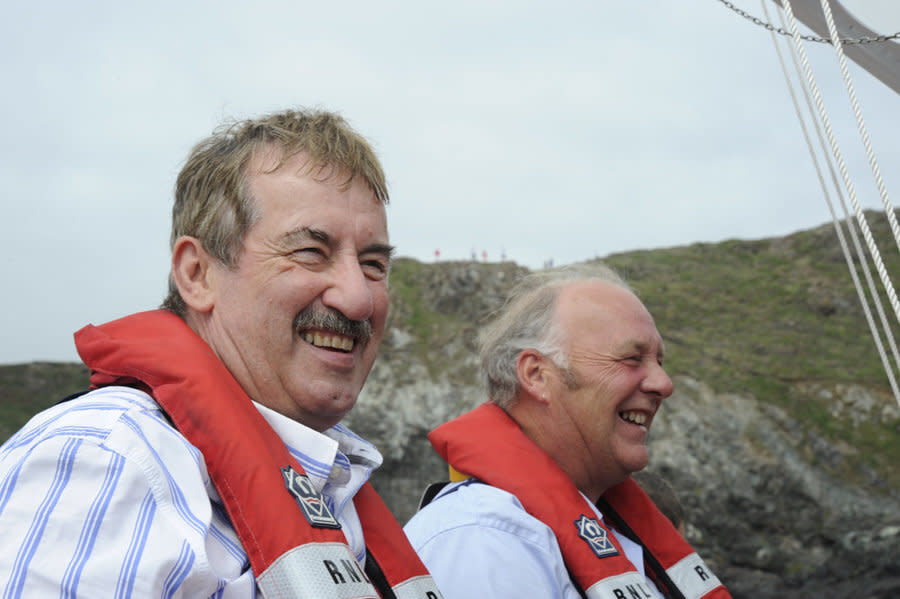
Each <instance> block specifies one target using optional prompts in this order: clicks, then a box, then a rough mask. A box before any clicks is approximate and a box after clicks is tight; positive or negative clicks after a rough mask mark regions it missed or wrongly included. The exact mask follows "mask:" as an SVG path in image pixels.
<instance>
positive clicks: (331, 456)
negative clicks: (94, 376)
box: [0, 387, 382, 599]
mask: <svg viewBox="0 0 900 599" xmlns="http://www.w3.org/2000/svg"><path fill="white" fill-rule="evenodd" d="M256 407H257V409H259V411H260V413H261V414H262V415H263V417H264V418H265V419H266V421H267V422H268V423H269V424H270V426H272V428H273V429H274V430H275V431H276V432H277V433H278V435H279V436H280V437H281V438H282V440H284V442H285V444H286V446H287V447H288V450H289V451H290V452H291V454H292V455H293V456H294V457H296V458H297V460H298V461H299V462H300V464H301V465H302V466H303V468H304V469H305V470H306V472H307V475H308V476H309V478H310V480H311V482H312V483H313V485H315V486H316V487H317V488H318V489H319V490H320V491H321V492H322V493H323V495H324V497H325V501H326V503H328V505H329V507H330V508H331V509H332V511H333V513H334V514H335V516H336V518H337V519H338V521H339V522H340V523H341V525H342V527H343V530H344V533H345V535H346V536H347V539H348V542H349V544H350V547H351V550H352V551H353V552H354V554H355V555H356V556H357V559H358V560H359V561H360V563H362V562H363V560H364V559H365V544H364V541H363V537H362V528H361V526H360V523H359V518H358V517H357V515H356V510H355V508H354V506H353V502H352V501H351V499H352V498H353V495H355V494H356V491H357V490H359V488H360V487H361V486H362V484H363V483H364V482H365V481H366V480H368V478H369V475H370V474H371V472H372V470H373V469H374V468H376V467H378V466H379V465H380V464H381V460H382V458H381V454H379V453H378V451H377V450H376V449H375V447H373V446H372V445H371V444H370V443H368V442H366V441H365V440H364V439H362V438H360V437H358V436H356V435H355V434H353V433H352V432H351V431H350V430H349V429H347V428H346V427H344V426H343V425H337V426H335V427H333V428H331V429H329V430H328V431H325V433H318V432H316V431H314V430H312V429H309V428H307V427H305V426H303V425H302V424H299V423H297V422H295V421H293V420H290V419H288V418H286V417H284V416H281V415H280V414H278V413H276V412H274V411H272V410H269V409H267V408H265V407H263V406H261V405H258V404H257V405H256ZM0 539H2V542H0V599H13V598H19V597H62V598H74V597H79V596H80V597H116V598H117V599H118V598H121V599H124V598H126V597H192V598H193V597H222V598H226V597H228V598H231V597H255V596H256V580H255V578H254V576H253V573H252V571H251V570H250V564H249V560H248V558H247V555H246V552H245V551H244V549H243V547H242V546H241V544H240V542H239V540H238V538H237V535H236V533H235V531H234V529H233V528H232V526H231V523H230V521H229V519H228V516H227V514H226V512H225V509H224V507H223V506H222V504H221V502H220V500H219V496H218V493H217V492H216V489H215V487H214V486H213V484H212V481H211V480H210V478H209V475H208V473H207V470H206V464H205V463H204V460H203V456H202V455H201V454H200V452H199V451H198V450H197V448H196V447H194V446H192V445H191V444H190V443H188V442H187V440H186V439H185V438H184V437H182V436H181V435H180V434H179V433H178V431H176V430H175V429H174V428H172V426H171V425H170V424H169V423H168V421H167V420H166V418H165V416H164V415H163V413H162V411H161V410H160V408H159V406H158V405H157V404H156V403H155V402H154V401H153V399H152V398H150V396H148V395H147V394H145V393H143V392H141V391H138V390H136V389H131V388H127V387H106V388H103V389H99V390H96V391H92V392H91V393H88V394H86V395H84V396H82V397H79V398H77V399H74V400H71V401H68V402H65V403H63V404H60V405H57V406H54V407H53V408H50V409H49V410H46V411H44V412H41V413H40V414H38V415H37V416H35V417H34V418H33V419H32V420H31V421H30V422H29V423H28V424H26V425H25V426H24V427H23V428H22V429H21V430H20V431H18V432H17V433H16V434H15V435H13V436H12V437H11V438H10V439H9V440H7V442H6V443H5V444H4V445H3V446H2V447H0Z"/></svg>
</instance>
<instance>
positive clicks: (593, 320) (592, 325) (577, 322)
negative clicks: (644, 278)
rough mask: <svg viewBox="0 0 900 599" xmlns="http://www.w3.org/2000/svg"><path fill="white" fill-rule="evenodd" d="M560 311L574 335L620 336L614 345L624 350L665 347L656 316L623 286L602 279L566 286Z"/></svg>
mask: <svg viewBox="0 0 900 599" xmlns="http://www.w3.org/2000/svg"><path fill="white" fill-rule="evenodd" d="M557 313H558V314H557V315H558V317H559V318H560V320H561V321H562V324H564V325H565V326H566V328H568V329H570V330H569V331H568V332H569V334H570V335H572V336H574V337H577V336H579V333H580V332H584V333H587V334H593V333H601V332H602V333H604V335H605V336H609V337H612V336H615V337H618V339H616V340H615V345H617V346H621V347H622V348H623V349H624V348H626V347H627V348H629V349H647V350H650V349H651V348H652V347H653V346H658V347H659V349H660V351H661V349H662V340H661V338H660V336H659V332H658V331H657V330H656V324H655V323H654V321H653V317H652V316H651V315H650V313H649V312H648V311H647V309H646V307H644V304H643V303H641V301H640V300H639V299H638V298H637V296H636V295H634V294H633V293H632V292H631V291H629V290H628V289H626V288H624V287H622V286H621V285H616V284H615V283H609V282H606V281H599V280H589V281H578V282H575V283H571V284H569V285H566V286H565V287H563V289H562V290H561V291H560V295H559V301H558V303H557ZM614 333H616V334H615V335H613V334H614Z"/></svg>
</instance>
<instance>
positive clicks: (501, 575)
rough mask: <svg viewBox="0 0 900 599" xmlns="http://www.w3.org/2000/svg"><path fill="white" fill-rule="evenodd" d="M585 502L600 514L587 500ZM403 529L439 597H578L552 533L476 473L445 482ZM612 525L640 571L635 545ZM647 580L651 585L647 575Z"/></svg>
mask: <svg viewBox="0 0 900 599" xmlns="http://www.w3.org/2000/svg"><path fill="white" fill-rule="evenodd" d="M582 497H584V496H582ZM584 502H585V504H586V505H587V506H590V509H591V510H593V512H594V514H596V516H597V518H598V519H599V520H601V521H602V520H603V515H602V514H601V513H600V512H598V511H597V509H596V508H595V507H594V506H593V505H592V504H591V502H590V501H588V500H587V498H585V499H584ZM404 530H405V532H406V536H407V537H409V540H410V542H411V543H412V546H413V548H415V550H416V551H417V552H418V553H419V556H420V557H421V558H422V561H423V562H425V566H426V567H427V568H428V570H429V572H431V576H432V578H434V581H435V583H437V586H438V588H439V589H440V590H441V594H442V595H443V596H444V599H471V598H472V597H491V598H492V599H504V598H517V599H519V598H522V597H540V598H541V599H580V597H581V595H580V594H579V593H578V591H577V590H576V588H575V586H574V585H573V584H572V580H571V578H570V577H569V572H568V570H567V569H566V565H565V561H564V560H563V556H562V552H561V551H560V548H559V543H558V542H557V541H556V535H554V534H553V531H552V530H551V529H550V527H548V526H547V525H546V524H544V523H543V522H541V521H540V520H538V519H537V518H535V517H533V516H531V515H530V514H529V513H528V512H526V511H525V508H524V507H522V504H521V503H520V502H519V500H518V499H517V498H516V496H515V495H512V494H510V493H508V492H506V491H504V490H502V489H498V488H496V487H491V486H490V485H486V484H481V483H477V482H475V481H466V482H462V483H456V484H450V485H447V486H446V487H444V489H443V490H441V492H440V493H439V494H438V495H437V497H435V498H434V500H432V502H431V503H430V504H428V505H427V506H426V507H424V508H423V509H422V510H420V511H419V512H418V513H416V514H415V515H414V516H413V517H412V519H411V520H410V521H409V522H408V523H407V524H406V526H405V527H404ZM612 532H613V534H614V535H615V536H616V539H617V540H618V541H619V544H620V545H621V546H622V549H623V551H624V552H625V555H626V557H627V558H628V559H629V560H630V561H631V562H632V564H634V566H635V567H636V568H637V569H638V571H639V572H640V573H641V575H644V560H643V553H642V552H643V550H642V549H641V546H640V545H638V544H637V543H635V542H633V541H631V540H630V539H628V538H627V537H625V536H623V535H621V534H619V533H618V532H617V531H616V530H615V529H612ZM647 586H648V588H649V590H650V591H651V592H653V593H656V592H657V591H656V587H655V586H653V584H652V583H651V582H650V581H649V580H648V584H647ZM657 596H659V595H657Z"/></svg>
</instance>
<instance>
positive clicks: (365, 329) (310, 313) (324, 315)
mask: <svg viewBox="0 0 900 599" xmlns="http://www.w3.org/2000/svg"><path fill="white" fill-rule="evenodd" d="M304 329H323V330H326V331H330V332H332V333H337V334H338V335H344V336H345V337H353V338H354V339H356V340H357V341H358V342H361V343H366V342H368V341H369V339H370V338H371V337H372V324H371V323H370V322H369V321H368V320H350V319H349V318H347V317H346V316H344V315H343V314H341V313H340V312H338V311H337V310H327V309H326V310H321V309H315V308H311V307H307V308H305V309H303V310H302V311H301V312H300V313H299V314H297V316H296V317H295V318H294V330H295V331H298V332H299V331H302V330H304Z"/></svg>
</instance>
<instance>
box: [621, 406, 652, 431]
mask: <svg viewBox="0 0 900 599" xmlns="http://www.w3.org/2000/svg"><path fill="white" fill-rule="evenodd" d="M619 418H621V419H622V420H624V421H625V422H630V423H631V424H636V425H638V426H641V427H644V428H647V420H648V417H647V415H646V414H645V413H643V412H636V411H633V410H629V411H626V412H619Z"/></svg>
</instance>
